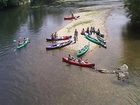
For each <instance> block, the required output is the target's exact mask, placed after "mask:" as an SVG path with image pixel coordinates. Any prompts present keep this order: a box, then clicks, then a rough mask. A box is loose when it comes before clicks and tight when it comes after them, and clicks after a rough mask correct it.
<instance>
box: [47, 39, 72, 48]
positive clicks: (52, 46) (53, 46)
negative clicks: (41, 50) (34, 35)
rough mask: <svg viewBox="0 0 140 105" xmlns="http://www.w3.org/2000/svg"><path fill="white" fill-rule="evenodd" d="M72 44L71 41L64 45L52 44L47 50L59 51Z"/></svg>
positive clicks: (63, 43)
mask: <svg viewBox="0 0 140 105" xmlns="http://www.w3.org/2000/svg"><path fill="white" fill-rule="evenodd" d="M71 43H72V41H71V40H69V41H67V42H62V43H57V44H52V45H49V46H47V47H46V50H53V49H59V48H62V47H65V46H68V45H70V44H71Z"/></svg>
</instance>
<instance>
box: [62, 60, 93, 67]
mask: <svg viewBox="0 0 140 105" xmlns="http://www.w3.org/2000/svg"><path fill="white" fill-rule="evenodd" d="M62 61H63V62H66V63H69V64H72V65H76V66H81V67H88V68H94V67H95V64H94V63H88V62H87V61H82V62H83V63H79V62H78V60H77V59H75V60H68V57H63V58H62Z"/></svg>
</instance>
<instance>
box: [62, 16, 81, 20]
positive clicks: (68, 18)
mask: <svg viewBox="0 0 140 105" xmlns="http://www.w3.org/2000/svg"><path fill="white" fill-rule="evenodd" d="M79 17H80V16H74V17H72V16H70V17H64V20H73V19H78V18H79Z"/></svg>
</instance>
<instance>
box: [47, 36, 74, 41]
mask: <svg viewBox="0 0 140 105" xmlns="http://www.w3.org/2000/svg"><path fill="white" fill-rule="evenodd" d="M70 38H72V36H61V37H57V38H54V39H52V38H51V37H50V38H46V40H47V41H60V40H68V39H70Z"/></svg>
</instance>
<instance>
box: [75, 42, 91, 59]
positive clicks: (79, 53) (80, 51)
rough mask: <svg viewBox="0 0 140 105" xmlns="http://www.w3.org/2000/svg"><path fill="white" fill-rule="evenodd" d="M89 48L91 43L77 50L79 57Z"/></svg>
mask: <svg viewBox="0 0 140 105" xmlns="http://www.w3.org/2000/svg"><path fill="white" fill-rule="evenodd" d="M88 50H89V44H88V45H85V46H84V47H83V48H82V49H81V50H79V51H78V52H77V57H81V56H83V55H84V54H85V53H86V52H87V51H88Z"/></svg>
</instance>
